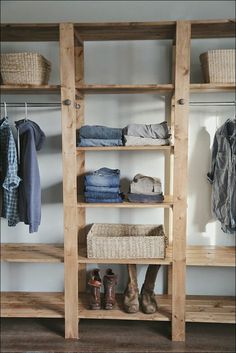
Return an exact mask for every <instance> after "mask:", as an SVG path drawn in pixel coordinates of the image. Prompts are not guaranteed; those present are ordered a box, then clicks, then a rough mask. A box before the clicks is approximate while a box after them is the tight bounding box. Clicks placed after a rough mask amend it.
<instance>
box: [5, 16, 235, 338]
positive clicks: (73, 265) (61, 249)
mask: <svg viewBox="0 0 236 353" xmlns="http://www.w3.org/2000/svg"><path fill="white" fill-rule="evenodd" d="M1 29H2V31H1V41H3V42H14V41H25V42H33V41H34V42H38V41H49V42H50V41H58V42H59V44H60V76H61V82H60V85H46V86H40V87H39V86H34V87H32V86H21V87H19V86H1V87H0V89H1V93H2V94H25V93H27V94H28V93H29V94H51V93H52V94H60V95H61V102H62V105H61V109H62V141H63V153H62V154H63V173H64V174H63V198H64V246H63V244H10V243H8V244H2V245H1V261H5V262H9V263H21V262H25V263H36V262H37V263H64V268H65V280H64V285H65V289H64V293H44V292H43V293H41V292H38V293H35V292H27V293H26V292H3V293H2V299H1V315H2V316H3V317H51V318H59V317H60V318H62V317H64V318H65V337H66V338H78V336H79V333H78V332H79V331H78V323H79V320H80V319H81V318H83V319H88V318H90V319H124V320H152V321H170V322H171V325H172V339H173V340H175V341H183V340H184V339H185V322H212V323H217V322H221V323H234V322H235V303H234V300H233V298H230V297H215V296H207V297H206V296H187V297H186V296H185V272H186V266H225V267H234V266H235V247H223V246H187V247H186V219H187V187H186V185H187V160H188V143H187V139H188V104H187V102H188V101H189V96H190V94H191V93H201V92H203V93H208V92H234V90H235V88H236V85H235V84H203V83H197V84H196V83H191V84H190V83H189V73H190V60H189V58H190V42H191V39H195V38H196V39H200V38H226V37H231V38H233V37H234V36H235V21H234V20H209V21H206V20H201V21H166V22H144V23H133V22H126V23H74V24H72V23H53V24H30V23H29V24H2V25H1ZM162 39H170V40H172V43H173V82H172V83H167V84H151V85H149V84H145V85H140V84H139V85H115V84H114V85H100V84H86V83H85V82H84V41H107V40H162ZM88 94H162V95H163V94H165V95H168V96H169V97H170V99H171V114H170V119H169V121H168V123H169V125H171V126H172V128H173V131H174V140H173V141H174V145H173V146H135V147H133V146H119V147H96V148H94V147H76V138H75V137H76V129H78V128H80V127H81V126H82V125H83V124H84V97H85V95H88ZM68 99H69V100H70V101H71V104H70V105H64V103H63V102H64V101H65V100H68ZM180 99H184V101H185V102H186V104H184V105H181V104H179V100H180ZM74 103H77V104H79V106H80V108H79V109H75V104H74ZM89 151H94V152H97V153H98V152H100V151H107V152H109V151H118V152H120V151H126V152H132V151H145V153H149V152H152V153H153V151H155V152H157V153H160V152H161V153H163V152H164V154H165V176H166V183H165V184H166V190H165V194H166V195H167V196H166V197H165V201H164V202H163V203H162V204H148V205H145V204H135V203H129V202H124V203H122V204H87V203H85V202H84V201H83V199H82V198H80V197H77V194H78V195H79V194H82V191H83V185H82V184H81V183H80V184H79V185H78V186H77V178H79V179H80V180H81V179H82V176H83V175H84V173H85V155H86V153H85V152H89ZM68 171H70V172H69V173H68ZM172 176H173V180H174V182H173V188H171V182H170V181H171V178H172ZM172 189H173V191H172ZM90 207H97V208H100V207H103V208H110V207H114V208H157V209H160V208H163V209H164V223H165V227H166V230H167V235H169V237H170V245H169V246H168V248H167V251H166V257H165V259H163V260H161V259H126V260H124V259H113V260H109V259H96V260H95V259H88V258H87V253H86V242H85V238H86V237H85V226H86V218H85V215H86V209H87V208H90ZM172 214H173V218H172V217H171V215H172ZM171 228H172V231H171V232H170V231H169V229H171ZM78 238H79V242H78ZM88 263H96V264H99V263H101V264H106V263H107V264H108V263H114V264H128V263H136V264H148V263H152V264H162V265H166V266H168V273H169V278H168V284H171V288H168V293H169V294H166V295H161V296H157V301H158V304H159V310H158V312H157V313H156V314H153V315H145V314H142V313H141V312H140V313H137V314H134V315H130V314H127V313H125V312H124V311H123V307H122V296H118V300H117V307H116V308H115V310H113V311H107V310H99V311H92V310H89V309H88V297H87V295H86V293H85V290H86V264H88ZM78 275H79V276H78ZM78 293H79V295H78ZM75 308H78V311H77V310H76V309H75Z"/></svg>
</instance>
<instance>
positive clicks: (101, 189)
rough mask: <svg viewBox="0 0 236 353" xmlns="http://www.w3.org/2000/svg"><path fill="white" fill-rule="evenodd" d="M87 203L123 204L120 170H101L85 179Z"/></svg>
mask: <svg viewBox="0 0 236 353" xmlns="http://www.w3.org/2000/svg"><path fill="white" fill-rule="evenodd" d="M84 187H85V192H84V197H85V202H90V203H107V202H108V203H117V202H122V198H121V194H120V170H119V169H110V168H100V169H98V170H95V171H94V172H90V173H87V174H86V175H85V177H84Z"/></svg>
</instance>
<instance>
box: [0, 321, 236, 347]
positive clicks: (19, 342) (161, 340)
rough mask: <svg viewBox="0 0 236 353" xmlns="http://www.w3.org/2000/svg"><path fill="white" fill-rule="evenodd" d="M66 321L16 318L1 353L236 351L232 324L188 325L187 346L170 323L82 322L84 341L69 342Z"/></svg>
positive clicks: (4, 329) (5, 331)
mask: <svg viewBox="0 0 236 353" xmlns="http://www.w3.org/2000/svg"><path fill="white" fill-rule="evenodd" d="M63 334H64V321H63V320H62V319H13V318H5V319H2V322H1V352H30V353H33V352H41V353H45V352H79V353H108V352H109V353H111V352H113V353H131V352H132V353H154V352H157V353H158V352H178V353H180V352H188V353H191V352H194V353H197V352H198V353H200V352H204V353H206V352H208V353H210V352H214V353H223V352H227V353H228V352H235V327H234V326H233V325H231V324H227V325H225V324H206V323H204V324H198V323H188V324H187V340H186V343H174V342H171V340H170V338H169V337H170V323H168V322H149V321H148V322H143V321H113V320H81V322H80V337H81V338H80V340H79V341H77V340H65V339H64V337H63Z"/></svg>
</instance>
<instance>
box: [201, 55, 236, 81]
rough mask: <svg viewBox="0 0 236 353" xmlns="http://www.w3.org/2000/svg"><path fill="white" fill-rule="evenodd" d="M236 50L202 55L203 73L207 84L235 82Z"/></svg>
mask: <svg viewBox="0 0 236 353" xmlns="http://www.w3.org/2000/svg"><path fill="white" fill-rule="evenodd" d="M235 52H236V51H235V50H234V49H219V50H210V51H208V52H206V53H203V54H201V55H200V61H201V66H202V72H203V77H204V81H205V82H206V83H233V82H235V81H236V80H235Z"/></svg>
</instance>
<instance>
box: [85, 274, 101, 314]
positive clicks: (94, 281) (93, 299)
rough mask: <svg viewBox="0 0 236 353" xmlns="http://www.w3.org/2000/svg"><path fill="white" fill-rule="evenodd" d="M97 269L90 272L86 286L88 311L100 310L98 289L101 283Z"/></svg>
mask: <svg viewBox="0 0 236 353" xmlns="http://www.w3.org/2000/svg"><path fill="white" fill-rule="evenodd" d="M99 271H100V270H99V269H98V268H96V269H94V270H92V271H91V272H90V279H89V281H88V284H89V286H90V309H92V310H99V309H101V296H100V289H101V285H102V281H101V278H100V275H99Z"/></svg>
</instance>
